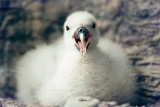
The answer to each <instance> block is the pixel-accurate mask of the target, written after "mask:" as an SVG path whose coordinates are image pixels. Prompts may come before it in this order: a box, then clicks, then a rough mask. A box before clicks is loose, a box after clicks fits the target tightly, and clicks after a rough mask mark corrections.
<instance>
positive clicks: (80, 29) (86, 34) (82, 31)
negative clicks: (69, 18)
mask: <svg viewBox="0 0 160 107" xmlns="http://www.w3.org/2000/svg"><path fill="white" fill-rule="evenodd" d="M81 33H83V34H84V36H85V37H87V36H88V34H89V31H88V29H87V28H85V27H79V28H77V30H76V31H75V33H74V35H75V36H76V37H78V38H80V34H81Z"/></svg>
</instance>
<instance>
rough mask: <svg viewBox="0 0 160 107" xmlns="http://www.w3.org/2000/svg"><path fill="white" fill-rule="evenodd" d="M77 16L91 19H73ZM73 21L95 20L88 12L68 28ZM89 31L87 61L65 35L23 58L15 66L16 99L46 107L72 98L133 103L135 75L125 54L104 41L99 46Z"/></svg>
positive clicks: (80, 13)
mask: <svg viewBox="0 0 160 107" xmlns="http://www.w3.org/2000/svg"><path fill="white" fill-rule="evenodd" d="M77 15H79V16H85V17H87V18H88V19H85V18H81V19H72V18H75V16H77ZM70 18H71V19H72V20H74V21H72V25H77V26H78V25H79V23H77V22H80V21H81V23H80V24H82V23H83V21H86V20H90V21H94V20H95V19H94V17H93V16H92V15H91V14H89V13H87V12H77V13H73V14H72V15H71V16H69V17H68V19H67V21H66V23H65V25H66V24H68V23H70ZM86 23H89V22H88V21H87V22H84V23H83V26H86V25H87V24H86ZM72 27H73V26H72ZM75 29H76V28H73V29H72V30H75ZM88 29H89V28H88ZM89 30H90V32H91V33H92V34H93V40H92V41H91V45H90V47H89V48H88V50H87V54H86V55H85V56H84V57H83V56H82V55H81V53H80V52H79V51H78V50H77V49H76V48H75V46H74V44H73V42H71V40H70V39H69V38H70V35H69V33H67V32H66V31H65V33H64V38H60V39H59V40H57V42H56V43H55V42H54V43H53V44H50V45H41V46H38V47H37V48H36V49H34V50H31V51H29V52H28V53H27V54H26V55H24V56H23V57H22V58H21V59H20V60H19V61H18V63H17V66H16V72H17V73H16V78H17V89H18V92H17V98H18V99H19V100H20V101H22V102H23V103H26V104H27V103H35V102H37V101H39V102H40V103H41V104H43V105H60V106H64V104H65V101H66V100H67V99H68V98H70V97H73V96H91V97H93V98H97V99H99V100H108V101H109V100H114V101H118V102H119V103H124V102H128V101H131V100H133V98H134V91H135V90H136V81H135V74H134V73H133V71H132V68H131V67H130V65H129V64H128V59H127V56H126V54H125V53H124V52H123V50H122V48H121V47H120V46H119V45H117V44H115V43H113V42H112V41H110V40H106V39H104V38H103V39H100V40H99V43H98V42H97V41H98V38H99V37H98V36H99V35H98V30H97V29H95V30H93V29H89ZM91 30H92V31H91ZM71 32H73V31H71V30H70V33H71ZM67 35H68V38H67ZM94 39H95V40H94ZM96 39H97V41H96ZM68 41H69V42H71V43H69V42H68ZM97 43H98V45H97ZM96 45H97V46H96ZM72 46H73V47H72Z"/></svg>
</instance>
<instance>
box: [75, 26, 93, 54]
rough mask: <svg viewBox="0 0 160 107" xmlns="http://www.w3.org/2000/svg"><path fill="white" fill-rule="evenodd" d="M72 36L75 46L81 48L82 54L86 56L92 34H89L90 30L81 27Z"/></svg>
mask: <svg viewBox="0 0 160 107" xmlns="http://www.w3.org/2000/svg"><path fill="white" fill-rule="evenodd" d="M83 28H84V27H83ZM76 32H77V33H75V34H74V35H73V36H72V39H73V41H74V43H75V46H76V48H77V49H78V50H80V52H81V54H82V55H83V56H85V54H86V50H87V49H88V47H89V44H90V41H91V35H90V34H89V31H88V30H86V28H85V29H83V30H82V29H81V30H79V29H78V31H76Z"/></svg>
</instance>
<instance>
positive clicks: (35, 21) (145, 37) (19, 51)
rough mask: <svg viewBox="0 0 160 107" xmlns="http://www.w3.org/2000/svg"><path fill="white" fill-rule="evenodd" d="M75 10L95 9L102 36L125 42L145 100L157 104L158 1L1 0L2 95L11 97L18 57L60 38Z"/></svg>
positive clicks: (159, 80)
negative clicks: (67, 17)
mask: <svg viewBox="0 0 160 107" xmlns="http://www.w3.org/2000/svg"><path fill="white" fill-rule="evenodd" d="M77 10H87V11H89V12H91V13H93V14H94V15H95V17H96V18H97V21H98V26H99V29H100V34H101V36H103V37H107V38H109V39H112V40H113V41H115V42H117V43H119V44H121V45H122V46H123V48H124V50H125V52H126V53H127V54H128V56H129V58H130V61H131V62H132V64H133V66H134V68H135V70H136V72H137V73H138V74H139V78H138V80H137V81H138V83H139V87H140V90H139V91H138V92H137V94H138V95H139V96H140V97H141V100H143V101H144V102H143V104H153V103H156V104H157V105H159V103H158V101H160V0H65V1H63V0H0V97H1V98H12V99H14V98H15V91H16V88H15V86H16V82H15V78H14V70H13V68H14V64H15V62H16V60H17V59H18V58H19V57H20V56H22V55H24V54H25V52H27V51H28V50H30V49H34V48H35V46H36V45H39V44H41V43H48V44H49V43H50V42H54V41H55V40H56V39H57V38H59V37H61V36H62V35H63V23H64V21H65V19H66V16H67V15H68V14H70V13H72V12H74V11H77ZM126 88H127V87H126ZM4 100H5V99H1V100H0V103H2V102H3V101H4ZM3 104H4V103H3ZM0 106H1V104H0ZM152 106H153V105H152ZM154 106H156V105H154ZM106 107H107V106H106ZM157 107H158V106H157Z"/></svg>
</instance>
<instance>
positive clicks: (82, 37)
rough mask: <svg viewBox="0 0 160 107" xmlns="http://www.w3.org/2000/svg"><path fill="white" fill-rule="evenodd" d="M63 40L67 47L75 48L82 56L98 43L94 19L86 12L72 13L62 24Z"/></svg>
mask: <svg viewBox="0 0 160 107" xmlns="http://www.w3.org/2000/svg"><path fill="white" fill-rule="evenodd" d="M64 39H65V43H66V45H67V46H68V47H71V48H77V49H78V50H79V51H80V52H81V53H82V55H83V56H84V55H85V54H86V51H87V50H88V49H92V48H94V47H95V46H96V45H97V43H98V41H99V32H98V29H97V24H96V19H95V18H94V16H93V15H92V14H90V13H88V12H86V11H78V12H75V13H72V14H71V15H69V16H68V18H67V19H66V22H65V24H64Z"/></svg>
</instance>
